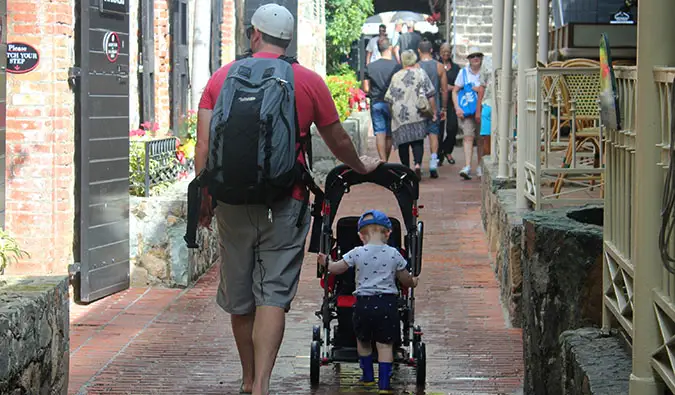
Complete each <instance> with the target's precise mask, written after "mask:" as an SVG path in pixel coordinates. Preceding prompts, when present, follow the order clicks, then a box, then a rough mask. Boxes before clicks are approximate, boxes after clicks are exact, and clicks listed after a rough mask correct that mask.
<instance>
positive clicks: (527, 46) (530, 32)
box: [516, 0, 537, 209]
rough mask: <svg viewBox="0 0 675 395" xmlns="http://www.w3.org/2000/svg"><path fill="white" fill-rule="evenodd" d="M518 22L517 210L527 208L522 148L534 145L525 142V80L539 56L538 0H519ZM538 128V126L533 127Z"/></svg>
mask: <svg viewBox="0 0 675 395" xmlns="http://www.w3.org/2000/svg"><path fill="white" fill-rule="evenodd" d="M517 5H518V7H516V8H517V9H518V16H517V18H516V20H517V21H518V22H517V23H518V26H516V28H517V34H516V37H517V39H518V108H517V111H518V114H519V115H520V116H519V117H518V123H517V125H516V133H518V146H517V150H516V151H517V157H518V166H517V167H516V175H517V179H516V206H517V208H520V209H524V208H527V198H526V197H525V152H524V150H523V149H521V148H520V147H521V146H522V145H523V144H532V142H531V141H530V142H528V141H523V140H522V139H521V137H522V136H523V130H525V128H526V127H527V122H526V121H527V116H526V113H527V110H526V108H527V86H526V79H525V70H527V69H531V68H533V67H534V66H535V64H536V62H535V57H536V54H537V29H536V27H537V12H536V11H537V0H518V3H517ZM532 127H536V125H532Z"/></svg>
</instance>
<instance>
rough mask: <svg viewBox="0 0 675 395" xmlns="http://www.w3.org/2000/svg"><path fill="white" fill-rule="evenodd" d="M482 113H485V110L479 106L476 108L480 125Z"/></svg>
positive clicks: (477, 120)
mask: <svg viewBox="0 0 675 395" xmlns="http://www.w3.org/2000/svg"><path fill="white" fill-rule="evenodd" d="M481 111H483V109H482V108H480V106H477V107H476V122H479V123H480V115H481Z"/></svg>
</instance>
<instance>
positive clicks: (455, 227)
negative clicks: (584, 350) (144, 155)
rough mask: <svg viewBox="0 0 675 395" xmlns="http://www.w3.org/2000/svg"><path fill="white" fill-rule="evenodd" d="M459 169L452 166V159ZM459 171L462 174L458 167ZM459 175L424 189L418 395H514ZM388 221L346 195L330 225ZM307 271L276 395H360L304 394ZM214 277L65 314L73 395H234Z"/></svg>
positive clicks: (410, 382) (310, 298)
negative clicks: (362, 217)
mask: <svg viewBox="0 0 675 395" xmlns="http://www.w3.org/2000/svg"><path fill="white" fill-rule="evenodd" d="M457 159H459V158H457ZM458 163H462V162H461V161H460V160H458ZM458 170H459V165H454V166H452V167H450V166H447V165H446V166H445V167H442V168H441V178H440V179H438V180H428V179H426V180H425V181H424V182H423V183H422V193H421V195H422V196H421V199H420V204H424V206H425V207H424V209H422V210H421V217H422V219H423V220H424V221H425V226H426V229H425V242H424V267H423V273H422V275H421V278H420V286H419V288H418V293H417V314H418V315H417V318H416V321H417V323H419V324H421V325H422V328H423V330H424V338H425V342H426V344H427V356H428V362H427V365H428V368H427V369H428V371H427V376H428V377H427V390H426V393H427V394H492V395H494V394H513V393H519V391H520V388H521V387H522V372H523V364H522V341H521V331H520V330H519V329H509V328H507V326H506V324H505V322H506V321H505V319H504V315H503V310H502V307H501V305H500V303H499V289H498V284H497V282H496V280H495V277H494V274H493V272H492V269H491V267H490V264H489V256H488V251H487V244H486V242H485V240H484V233H483V230H482V226H481V225H480V187H479V182H478V181H477V180H473V181H461V180H460V179H459V177H458V176H457V171H458ZM370 207H372V208H380V209H384V210H387V212H389V213H396V216H400V215H399V214H398V211H397V209H396V207H397V206H396V202H395V200H394V198H393V196H392V195H391V194H388V193H387V192H386V191H385V190H383V189H381V188H379V187H377V186H361V187H357V188H353V190H352V192H351V193H350V194H349V195H347V196H346V197H345V200H344V201H343V204H342V206H341V208H340V211H341V212H340V214H339V215H340V216H345V215H357V214H360V213H361V212H362V210H363V209H364V208H370ZM315 273H316V269H315V259H314V258H313V257H308V258H307V259H306V261H305V268H304V271H303V275H302V280H301V281H302V283H301V285H300V290H299V294H298V297H297V299H296V302H295V303H294V305H293V309H292V311H291V312H290V313H289V314H288V324H287V330H286V336H285V341H284V344H283V346H282V348H281V351H280V356H279V360H278V363H277V367H276V368H275V372H274V381H273V386H274V388H275V391H276V390H278V392H277V393H279V394H336V393H352V394H356V393H367V392H368V391H367V390H363V389H359V388H357V387H356V386H355V384H354V383H355V381H356V380H357V379H358V374H359V372H358V366H357V365H342V366H340V367H324V368H322V370H321V386H320V388H319V389H318V390H311V389H310V386H309V344H310V340H311V328H312V325H313V324H315V323H318V320H317V318H316V317H315V316H314V311H315V310H316V309H317V308H318V305H319V303H320V300H321V295H322V292H321V290H320V287H319V285H318V281H317V280H316V279H315V278H314V275H315ZM217 283H218V276H217V268H214V269H212V270H211V271H209V272H208V273H207V274H206V275H205V276H204V277H203V278H202V279H201V280H200V281H199V282H198V284H197V285H196V286H195V287H193V288H190V289H187V290H175V289H156V288H155V289H145V288H135V289H130V290H128V291H125V292H122V293H119V294H116V295H114V296H111V297H108V298H106V299H103V300H101V301H99V302H96V303H94V304H92V305H90V306H77V305H73V306H72V307H71V308H72V310H71V353H70V359H71V365H70V389H69V393H71V394H98V393H114V394H131V393H133V394H160V393H161V394H234V393H237V392H238V380H239V373H240V368H239V364H238V361H237V354H236V349H235V346H234V340H233V338H232V335H231V330H230V325H229V320H228V317H227V315H226V314H224V313H223V312H222V311H221V310H220V309H219V308H218V307H217V306H216V304H215V303H214V298H215V291H216V287H217ZM414 380H415V379H414V371H413V370H412V368H409V367H406V366H402V367H401V368H400V370H399V371H398V373H397V374H396V376H395V386H396V387H397V388H398V389H400V390H401V392H400V393H402V394H403V393H415V392H414Z"/></svg>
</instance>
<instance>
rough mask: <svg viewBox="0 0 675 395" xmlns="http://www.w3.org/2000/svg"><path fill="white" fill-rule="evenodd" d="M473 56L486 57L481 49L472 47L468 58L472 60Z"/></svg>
mask: <svg viewBox="0 0 675 395" xmlns="http://www.w3.org/2000/svg"><path fill="white" fill-rule="evenodd" d="M472 56H485V54H483V52H482V51H481V50H480V48H478V47H471V48H469V54H468V55H467V56H466V57H467V58H470V57H472Z"/></svg>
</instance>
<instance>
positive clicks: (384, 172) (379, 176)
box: [326, 163, 419, 200]
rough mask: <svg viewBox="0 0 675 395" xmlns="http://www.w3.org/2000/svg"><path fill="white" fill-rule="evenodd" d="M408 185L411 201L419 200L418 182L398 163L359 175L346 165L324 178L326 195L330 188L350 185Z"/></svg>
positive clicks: (413, 173) (409, 170)
mask: <svg viewBox="0 0 675 395" xmlns="http://www.w3.org/2000/svg"><path fill="white" fill-rule="evenodd" d="M401 182H403V183H405V184H408V185H409V186H410V187H411V188H410V192H411V194H412V196H411V197H412V199H413V200H417V199H418V198H419V180H418V179H417V175H416V174H415V172H414V171H412V169H410V168H409V167H407V166H404V165H401V164H398V163H383V164H381V165H380V166H379V167H378V168H377V169H375V170H374V171H373V172H371V173H368V174H359V173H357V172H356V171H354V170H353V169H352V168H351V167H349V166H347V165H344V164H343V165H339V166H336V167H335V168H333V170H331V171H330V172H329V173H328V176H327V177H326V194H327V195H328V191H329V189H332V188H345V187H350V186H352V185H358V184H365V183H373V184H378V185H381V186H383V187H385V188H388V189H391V188H392V187H393V186H394V184H395V183H401Z"/></svg>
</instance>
